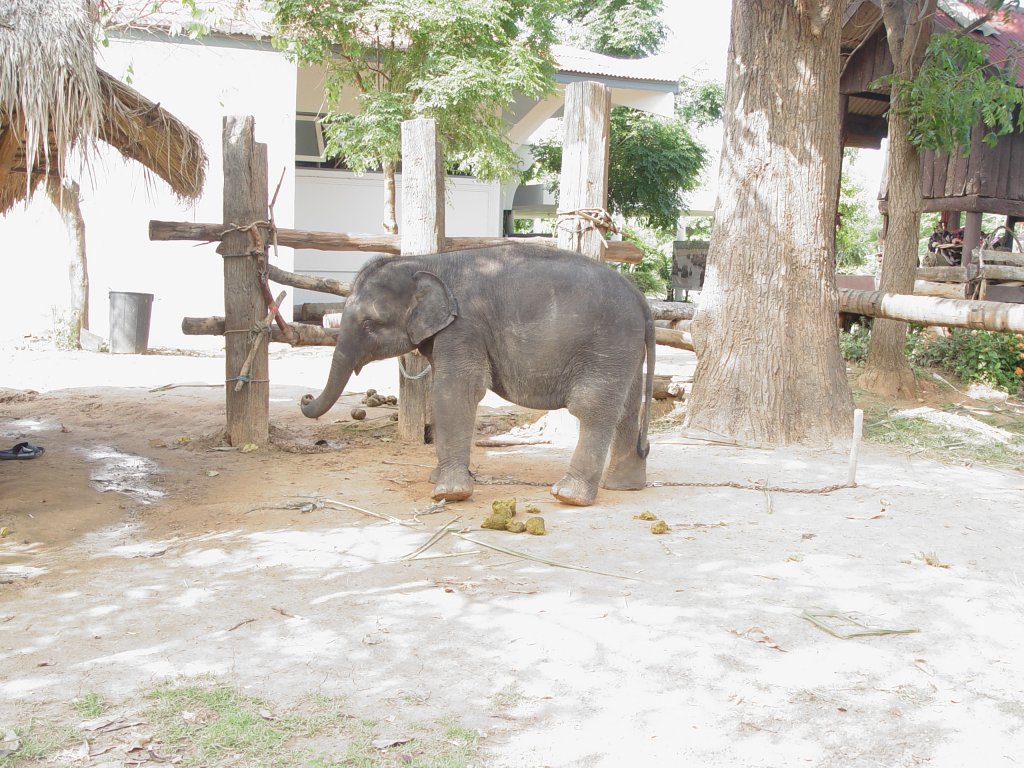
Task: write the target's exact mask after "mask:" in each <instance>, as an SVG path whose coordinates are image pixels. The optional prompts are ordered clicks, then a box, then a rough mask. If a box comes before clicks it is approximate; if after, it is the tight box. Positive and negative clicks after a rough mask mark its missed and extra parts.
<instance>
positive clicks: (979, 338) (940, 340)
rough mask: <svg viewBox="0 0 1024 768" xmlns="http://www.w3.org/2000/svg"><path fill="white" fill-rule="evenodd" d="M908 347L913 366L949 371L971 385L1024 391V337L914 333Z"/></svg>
mask: <svg viewBox="0 0 1024 768" xmlns="http://www.w3.org/2000/svg"><path fill="white" fill-rule="evenodd" d="M907 347H908V354H909V356H910V359H911V361H912V362H914V363H917V364H918V365H933V366H938V367H941V368H945V369H947V370H949V371H951V372H952V373H954V374H956V376H958V377H959V378H960V380H961V381H963V382H965V383H967V384H975V383H980V384H988V385H989V386H992V387H998V388H999V389H1003V390H1006V391H1007V392H1010V393H1011V394H1012V393H1016V392H1021V391H1024V334H1019V333H1017V334H1012V333H994V332H991V331H969V330H966V329H964V328H952V329H950V333H949V335H948V336H935V337H932V336H926V335H923V334H921V333H919V332H914V333H912V334H910V335H909V337H908V344H907Z"/></svg>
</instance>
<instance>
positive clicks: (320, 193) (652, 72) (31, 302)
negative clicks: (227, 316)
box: [0, 19, 678, 349]
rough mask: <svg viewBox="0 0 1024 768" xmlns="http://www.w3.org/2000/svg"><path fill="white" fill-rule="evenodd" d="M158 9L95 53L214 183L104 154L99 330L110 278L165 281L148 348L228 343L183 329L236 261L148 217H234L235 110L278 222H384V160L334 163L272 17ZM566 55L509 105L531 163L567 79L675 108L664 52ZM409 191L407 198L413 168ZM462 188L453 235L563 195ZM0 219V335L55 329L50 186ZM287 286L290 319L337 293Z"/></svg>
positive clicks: (299, 260)
mask: <svg viewBox="0 0 1024 768" xmlns="http://www.w3.org/2000/svg"><path fill="white" fill-rule="evenodd" d="M149 23H150V24H151V25H153V26H150V27H149V28H147V29H146V30H133V31H130V32H126V33H119V34H116V35H112V36H111V38H110V44H109V46H108V47H105V48H101V49H99V51H98V53H97V56H98V57H99V59H100V65H101V66H102V67H103V68H104V69H106V70H107V71H108V72H110V73H111V74H113V75H114V76H116V77H121V78H124V79H129V78H130V80H131V82H132V84H133V86H134V87H135V88H136V89H138V90H139V91H141V92H142V93H143V94H145V95H146V96H147V97H149V98H150V99H152V100H154V101H157V102H159V103H160V104H161V105H162V106H163V107H164V108H166V109H168V110H169V111H170V112H171V113H173V114H174V115H175V116H177V117H178V118H179V119H181V120H182V121H183V122H184V123H186V124H187V125H189V126H190V127H191V128H192V129H193V130H194V131H196V132H197V133H198V134H199V135H200V136H201V137H202V139H203V141H204V143H205V145H206V151H207V153H208V155H209V158H210V167H209V169H208V173H207V178H208V179H209V181H208V182H207V187H206V190H205V192H204V194H203V196H202V198H201V199H200V200H199V201H198V202H197V203H196V204H194V205H182V204H181V203H180V202H179V201H177V200H175V199H174V197H173V195H172V194H171V193H170V192H169V191H168V190H167V189H166V188H164V187H163V186H162V184H161V182H159V181H158V180H153V179H150V178H147V177H146V175H145V174H144V173H143V171H142V170H141V169H139V168H138V167H137V166H133V165H127V164H125V163H124V162H123V161H122V160H121V159H120V157H118V156H114V154H113V153H110V154H108V155H102V156H101V158H100V161H99V162H97V163H96V164H95V165H94V168H93V173H92V178H91V179H83V183H82V187H83V201H82V210H83V215H84V218H85V222H86V238H87V249H88V259H89V277H90V290H91V307H90V313H89V320H90V328H91V330H92V331H93V332H94V333H96V334H99V335H100V336H103V337H107V336H108V331H109V325H108V300H107V297H108V292H109V291H132V292H141V293H152V294H153V295H154V297H155V298H154V303H153V309H152V319H151V326H150V336H149V344H150V347H171V348H192V349H203V348H206V349H211V348H212V349H216V348H219V347H221V346H223V343H222V339H220V338H216V337H195V336H184V335H183V334H182V333H181V329H180V326H181V319H182V317H185V316H193V317H201V316H210V315H222V314H223V306H224V300H223V269H222V265H221V260H220V257H219V256H218V255H217V254H216V253H215V252H214V246H212V245H200V246H196V245H195V244H194V243H188V242H151V241H150V240H149V237H148V226H149V221H150V220H151V219H159V220H166V221H191V222H211V223H214V222H220V221H221V220H222V218H223V214H222V185H223V174H222V172H221V131H222V121H223V117H224V116H226V115H253V116H254V117H255V121H256V137H257V140H258V141H260V142H262V143H265V144H266V145H267V148H268V156H269V176H270V185H271V187H272V189H271V194H272V193H273V188H274V187H276V185H277V183H278V179H280V180H281V187H280V192H279V193H278V198H277V203H276V204H275V207H274V219H275V221H276V223H277V225H278V226H279V227H282V228H295V229H304V230H320V231H334V232H360V233H381V232H383V227H382V223H381V222H382V208H383V196H384V185H383V181H382V178H381V175H380V174H374V173H366V174H361V175H357V174H354V173H351V172H348V171H342V170H336V169H333V168H327V167H325V166H323V165H322V163H321V161H322V160H323V158H322V146H323V145H322V139H321V138H320V137H319V135H318V132H317V129H318V125H317V123H316V117H317V116H318V115H320V114H322V113H323V111H324V98H323V87H322V72H319V71H318V70H316V69H307V68H300V67H298V66H297V65H296V64H295V63H294V62H292V61H290V60H289V59H288V58H287V56H286V55H285V54H284V53H283V52H282V51H280V50H278V49H276V48H274V47H273V46H272V45H271V43H270V40H269V39H268V36H267V34H266V32H265V28H264V27H262V26H261V25H260V20H259V19H257V20H256V22H255V23H254V22H253V20H246V21H232V22H227V23H225V24H223V25H219V26H218V27H217V28H216V29H215V30H213V31H212V32H211V33H210V34H207V35H205V36H203V37H201V38H198V39H190V38H189V37H188V36H187V35H185V34H181V33H179V32H178V31H177V25H176V24H175V23H174V21H173V20H164V21H162V22H158V23H156V24H155V25H154V20H153V19H150V20H149ZM556 56H557V59H558V64H559V66H558V73H557V75H556V79H557V81H558V84H559V92H558V93H557V94H556V95H554V96H553V97H551V98H548V99H546V100H543V101H541V102H537V101H535V100H527V99H523V100H522V101H521V102H517V103H515V104H513V105H512V106H511V107H510V109H509V111H508V121H509V131H508V137H509V141H510V142H511V143H512V144H513V146H516V147H517V148H518V149H519V150H520V153H521V155H523V156H524V158H525V159H526V161H528V143H529V139H530V137H531V136H532V135H533V134H534V133H535V132H536V130H537V129H538V128H539V127H540V126H541V125H543V124H544V123H545V121H547V120H548V119H550V118H552V117H556V116H558V114H559V112H560V110H561V108H562V92H563V89H564V86H565V84H567V83H569V82H572V81H574V80H580V79H588V80H599V81H602V82H604V83H606V84H607V85H609V86H610V87H611V89H612V101H613V104H616V105H626V106H633V107H637V108H641V109H646V110H649V111H653V112H657V113H661V114H666V115H668V114H671V111H672V104H673V96H674V93H675V91H676V84H677V82H678V76H677V74H675V73H668V72H666V66H665V63H664V60H663V59H662V60H659V61H656V60H640V61H624V60H616V59H612V58H609V57H605V56H600V55H597V54H593V53H589V52H584V51H578V50H575V49H569V48H558V49H557V50H556ZM398 189H399V200H400V197H401V194H400V193H401V177H400V176H399V178H398ZM448 189H449V193H448V205H447V211H446V225H447V234H448V235H449V236H499V235H501V234H502V230H503V222H504V221H505V219H506V216H507V214H506V212H507V211H510V210H516V211H522V213H521V214H520V215H537V214H539V213H542V212H543V211H545V210H550V209H551V201H550V199H547V200H545V199H544V196H543V195H540V194H537V193H536V191H531V190H528V189H517V185H514V184H513V185H505V186H502V185H500V184H498V183H484V182H479V181H476V180H473V179H468V178H462V177H458V178H450V179H449V185H448ZM517 193H518V194H517ZM517 200H518V202H517ZM400 205H401V203H400V202H399V206H400ZM399 220H400V213H399ZM0 232H2V233H3V238H4V241H5V242H6V243H7V244H8V252H9V257H8V258H5V259H3V260H2V261H0V276H2V278H0V284H2V285H3V286H4V288H5V291H4V293H5V298H7V299H8V306H9V308H10V313H9V314H8V317H9V321H8V322H7V323H4V324H0V327H2V330H0V340H3V341H4V343H12V342H16V340H17V338H18V337H20V336H24V335H26V334H38V335H42V334H45V333H47V332H49V331H51V330H52V329H53V328H54V327H55V322H56V318H59V316H60V315H61V313H62V311H63V308H64V307H66V306H67V305H68V303H69V300H70V299H69V296H70V292H69V289H68V287H67V283H68V280H67V265H68V263H69V261H70V251H69V246H68V241H67V238H66V235H65V232H64V228H63V224H62V222H61V220H60V217H59V216H58V215H57V213H56V211H54V210H53V208H52V206H51V205H50V203H49V201H48V200H47V199H46V198H45V196H43V195H37V196H36V198H35V199H34V200H33V201H32V202H31V204H30V205H29V206H28V207H27V208H25V207H18V208H15V210H13V211H12V212H11V213H10V214H8V216H6V217H5V218H3V219H0ZM271 258H272V260H273V263H275V264H276V265H277V266H279V267H281V268H282V269H286V270H293V271H298V272H301V273H305V274H315V275H322V276H328V277H335V278H338V279H343V280H347V279H350V278H351V276H352V275H353V274H354V273H355V272H356V271H357V270H358V268H359V266H360V265H361V264H362V263H363V262H364V261H365V260H366V259H367V258H368V255H367V254H363V253H351V254H345V253H324V252H319V251H303V250H299V251H296V252H292V251H291V249H285V248H282V249H280V253H279V254H278V255H277V257H276V258H275V257H274V255H273V254H271ZM289 293H290V296H289V299H288V301H287V302H286V307H285V316H286V317H289V316H290V312H291V309H290V307H291V304H292V302H293V301H294V302H299V303H301V302H305V301H311V300H319V301H324V300H328V301H329V300H332V299H335V298H336V297H330V296H324V295H323V294H312V293H309V292H304V291H289ZM5 314H6V313H5Z"/></svg>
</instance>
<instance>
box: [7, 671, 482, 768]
mask: <svg viewBox="0 0 1024 768" xmlns="http://www.w3.org/2000/svg"><path fill="white" fill-rule="evenodd" d="M343 704H344V702H343V700H341V699H338V698H331V697H327V696H319V695H311V696H307V697H305V698H304V699H302V700H301V701H299V702H298V703H297V704H296V705H294V706H291V707H288V708H287V709H284V708H280V707H277V706H275V705H274V704H272V703H269V702H267V701H265V700H263V699H260V698H257V697H255V696H250V695H247V694H244V693H242V692H239V691H238V690H235V689H234V688H231V687H229V686H225V685H223V684H220V683H218V682H216V681H210V680H205V679H202V680H192V681H188V682H186V683H181V684H169V685H164V686H161V687H159V688H157V689H155V690H153V691H151V692H149V693H147V694H145V707H144V709H143V710H142V711H141V712H138V711H136V713H135V714H132V715H131V717H133V718H135V717H137V718H138V719H139V720H142V721H144V722H145V726H140V727H143V728H144V729H145V730H146V731H147V732H150V733H152V734H153V736H154V742H153V743H154V744H155V745H158V746H157V751H158V752H159V754H160V755H163V756H167V757H171V758H173V759H175V761H176V764H177V765H180V766H204V767H205V768H405V767H406V766H411V767H412V768H468V766H470V765H473V764H477V763H479V755H478V753H479V739H478V737H477V734H476V733H475V732H473V731H469V730H467V729H465V728H462V727H461V726H459V725H458V724H457V723H455V722H454V721H448V720H441V721H428V722H423V723H419V724H415V725H410V726H396V725H393V724H390V723H388V724H381V723H378V722H377V721H376V720H359V719H356V718H353V717H351V716H350V715H348V714H346V712H345V710H344V707H343ZM111 708H112V705H111V704H110V703H109V702H107V701H105V700H104V699H103V698H102V697H101V696H99V695H98V694H93V693H90V694H88V695H86V696H83V697H82V698H79V699H76V700H74V701H72V702H71V703H70V710H69V713H68V719H69V720H70V719H72V718H73V721H74V724H72V723H59V722H58V723H50V722H47V721H45V720H43V719H33V720H31V721H29V722H28V723H27V724H26V725H25V726H24V727H17V726H16V727H15V728H14V732H15V733H16V734H17V736H18V739H19V740H20V742H21V745H20V747H19V749H18V751H17V752H16V753H15V754H13V755H8V756H7V757H3V758H0V768H38V767H39V766H43V765H52V764H53V762H52V761H53V757H54V756H55V755H56V754H57V753H58V751H59V750H61V749H62V748H67V747H77V746H79V745H80V744H81V743H82V740H83V735H84V734H83V732H82V731H80V730H79V729H78V728H77V727H75V724H77V723H78V722H79V721H80V720H81V719H83V718H86V719H93V718H94V717H98V716H100V715H101V714H103V712H105V711H109V710H110V709H111ZM127 708H130V707H128V706H127V705H118V710H122V709H127ZM72 712H73V714H72ZM396 729H398V730H396ZM392 734H400V735H402V736H403V737H404V738H407V739H408V741H405V742H404V743H400V744H390V745H380V744H377V745H375V744H374V742H375V740H376V739H378V738H381V737H385V736H390V735H392ZM131 738H132V735H131V734H130V733H129V732H128V731H123V732H118V733H117V734H116V735H115V736H110V737H109V743H110V744H116V745H120V746H122V747H123V745H125V744H127V743H129V742H130V740H131ZM96 739H99V741H103V742H104V743H105V741H106V739H105V737H91V738H90V740H91V741H92V740H96ZM126 740H127V741H126ZM111 754H114V753H111Z"/></svg>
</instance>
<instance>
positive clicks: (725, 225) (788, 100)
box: [688, 0, 853, 444]
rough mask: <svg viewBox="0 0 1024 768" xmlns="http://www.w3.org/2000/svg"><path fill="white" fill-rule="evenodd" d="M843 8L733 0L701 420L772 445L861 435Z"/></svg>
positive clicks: (697, 406)
mask: <svg viewBox="0 0 1024 768" xmlns="http://www.w3.org/2000/svg"><path fill="white" fill-rule="evenodd" d="M841 15H842V4H841V3H830V2H825V0H817V1H811V0H775V1H774V2H763V1H758V0H734V2H733V6H732V40H731V43H730V49H729V72H728V82H729V89H728V97H727V100H726V109H725V139H724V142H723V144H724V147H725V151H724V152H723V153H722V170H721V175H720V177H719V193H718V195H719V197H718V203H717V206H716V210H715V227H714V231H713V233H712V236H711V246H710V250H709V253H708V268H707V274H706V280H705V284H704V290H703V292H702V293H701V300H700V305H699V307H698V309H697V315H696V318H695V319H694V321H693V324H692V331H693V341H694V345H695V347H696V351H697V369H696V373H695V376H694V386H693V393H692V396H691V399H690V403H689V415H688V425H689V426H691V427H694V428H698V429H706V430H710V431H712V432H716V433H719V434H723V435H729V436H732V437H738V438H741V439H745V440H752V441H755V442H761V443H774V444H784V443H794V442H804V441H813V442H819V443H827V442H831V441H832V440H833V439H836V438H840V437H845V436H848V435H849V434H850V430H851V425H852V419H851V414H852V410H853V403H852V398H851V396H850V389H849V385H848V383H847V381H846V373H845V365H844V363H843V360H842V357H841V356H840V354H839V345H838V332H837V329H836V321H835V318H836V310H837V307H838V298H837V292H836V285H835V267H834V259H835V242H834V228H835V219H834V211H833V210H831V205H830V203H831V201H832V199H833V197H834V194H835V188H836V184H837V183H838V181H837V178H836V177H837V175H838V173H839V162H838V161H839V158H840V154H839V125H838V114H837V109H836V104H837V102H838V99H839V82H838V77H839V70H838V66H837V62H838V60H839V24H840V17H841Z"/></svg>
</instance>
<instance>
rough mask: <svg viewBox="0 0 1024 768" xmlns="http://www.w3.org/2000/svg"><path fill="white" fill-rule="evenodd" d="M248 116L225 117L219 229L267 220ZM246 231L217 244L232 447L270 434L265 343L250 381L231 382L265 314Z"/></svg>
mask: <svg viewBox="0 0 1024 768" xmlns="http://www.w3.org/2000/svg"><path fill="white" fill-rule="evenodd" d="M254 133H255V120H254V119H253V118H252V117H225V118H224V128H223V142H224V228H225V229H229V228H231V227H246V226H248V225H250V224H252V223H253V222H257V221H265V220H266V219H267V215H268V214H267V146H266V145H265V144H257V143H256V142H255V140H254ZM252 238H253V235H251V234H250V232H248V231H237V232H228V233H227V234H225V235H224V239H223V240H222V241H221V244H220V245H219V246H218V247H217V252H218V253H219V254H220V255H221V256H223V257H224V329H225V333H224V350H225V354H224V357H225V371H226V375H225V379H226V381H227V384H228V385H227V386H226V387H225V388H224V389H225V392H226V405H227V438H228V442H229V443H230V444H231V445H238V446H241V445H245V444H246V443H255V444H257V445H265V444H266V443H267V441H268V440H269V433H270V382H269V380H268V379H269V371H268V369H269V366H268V361H267V358H268V355H267V346H268V345H266V344H260V345H259V348H258V351H257V352H256V356H255V358H254V359H253V361H252V365H251V368H250V370H249V379H250V380H249V381H248V382H247V383H246V384H245V386H243V387H242V390H241V392H236V391H235V387H234V382H235V381H236V380H237V377H238V375H239V373H240V372H241V370H242V365H243V363H244V362H245V359H246V357H247V355H248V353H249V346H250V343H251V342H250V338H249V337H250V334H249V330H250V329H252V328H253V327H254V326H255V325H256V324H257V323H262V322H263V320H264V318H265V317H266V314H267V305H266V301H265V300H264V298H263V293H262V292H261V290H260V284H259V269H258V264H257V258H259V257H264V258H265V257H266V247H264V248H263V249H262V251H261V250H260V249H259V248H256V247H254V245H253V243H254V242H255V241H254V240H253V239H252Z"/></svg>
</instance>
